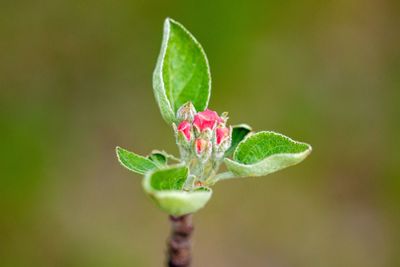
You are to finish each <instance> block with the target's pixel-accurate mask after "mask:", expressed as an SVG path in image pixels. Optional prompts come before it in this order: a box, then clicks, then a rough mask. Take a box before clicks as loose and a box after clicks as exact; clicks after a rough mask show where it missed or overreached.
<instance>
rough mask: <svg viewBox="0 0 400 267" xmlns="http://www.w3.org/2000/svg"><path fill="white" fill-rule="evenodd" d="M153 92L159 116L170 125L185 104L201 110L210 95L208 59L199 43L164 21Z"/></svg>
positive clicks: (174, 25)
mask: <svg viewBox="0 0 400 267" xmlns="http://www.w3.org/2000/svg"><path fill="white" fill-rule="evenodd" d="M153 89H154V95H155V97H156V100H157V103H158V106H159V108H160V111H161V115H162V116H163V118H164V120H165V121H166V122H167V123H168V124H171V123H173V122H176V117H175V114H176V111H177V110H178V109H179V107H181V106H182V105H183V104H185V103H187V102H188V101H190V102H192V103H193V105H194V107H195V108H196V110H197V111H202V110H204V109H205V108H206V107H207V105H208V100H209V98H210V94H211V76H210V68H209V66H208V61H207V57H206V55H205V53H204V50H203V48H202V47H201V45H200V44H199V42H198V41H197V40H196V39H195V38H194V37H193V35H192V34H190V32H189V31H188V30H186V29H185V28H184V27H183V26H182V25H181V24H180V23H178V22H176V21H174V20H172V19H169V18H167V19H166V20H165V23H164V35H163V40H162V44H161V51H160V54H159V56H158V60H157V64H156V68H155V70H154V73H153Z"/></svg>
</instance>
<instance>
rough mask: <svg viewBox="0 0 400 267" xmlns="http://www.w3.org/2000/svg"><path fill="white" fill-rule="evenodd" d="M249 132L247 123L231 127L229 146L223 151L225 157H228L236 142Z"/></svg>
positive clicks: (236, 144) (249, 128)
mask: <svg viewBox="0 0 400 267" xmlns="http://www.w3.org/2000/svg"><path fill="white" fill-rule="evenodd" d="M250 132H251V127H250V126H249V125H247V124H239V125H235V126H233V127H232V142H231V146H230V147H229V148H228V150H227V151H226V152H225V157H230V156H231V155H232V154H233V152H234V151H235V149H236V147H237V146H238V144H239V143H240V142H241V141H242V140H243V139H244V138H245V137H246V136H247V135H248V134H249V133H250Z"/></svg>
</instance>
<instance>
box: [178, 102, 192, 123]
mask: <svg viewBox="0 0 400 267" xmlns="http://www.w3.org/2000/svg"><path fill="white" fill-rule="evenodd" d="M195 114H196V109H195V108H194V106H193V104H192V102H187V103H186V104H184V105H182V106H181V107H180V108H179V109H178V111H177V112H176V117H177V118H178V120H180V121H183V120H185V121H189V122H192V121H193V119H194V116H195Z"/></svg>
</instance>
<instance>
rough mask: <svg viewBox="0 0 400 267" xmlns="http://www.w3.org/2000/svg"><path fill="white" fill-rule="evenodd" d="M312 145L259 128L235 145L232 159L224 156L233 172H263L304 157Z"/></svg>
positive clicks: (269, 171) (282, 166)
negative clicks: (256, 131) (257, 131)
mask: <svg viewBox="0 0 400 267" xmlns="http://www.w3.org/2000/svg"><path fill="white" fill-rule="evenodd" d="M310 153H311V146H310V145H308V144H306V143H300V142H297V141H294V140H292V139H290V138H289V137H286V136H284V135H282V134H279V133H274V132H266V131H265V132H259V133H256V134H253V135H250V136H248V137H247V138H245V139H244V140H243V141H242V142H241V143H240V144H239V145H238V147H237V148H236V150H235V152H234V154H233V160H231V159H227V158H226V159H225V160H224V161H225V164H226V166H227V168H228V170H229V171H230V172H232V173H233V174H235V175H236V176H242V177H243V176H264V175H267V174H270V173H273V172H276V171H279V170H281V169H284V168H286V167H289V166H291V165H295V164H297V163H299V162H301V161H302V160H303V159H305V158H306V157H307V156H308V155H309V154H310Z"/></svg>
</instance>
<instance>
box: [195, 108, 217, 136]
mask: <svg viewBox="0 0 400 267" xmlns="http://www.w3.org/2000/svg"><path fill="white" fill-rule="evenodd" d="M217 123H224V120H223V119H221V118H220V117H219V116H218V114H217V112H215V111H212V110H209V109H206V110H204V111H202V112H199V113H197V114H196V115H195V116H194V120H193V125H194V126H195V127H196V128H197V129H198V130H199V131H200V132H202V131H203V130H205V129H210V130H213V129H214V127H215V125H216V124H217Z"/></svg>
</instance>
